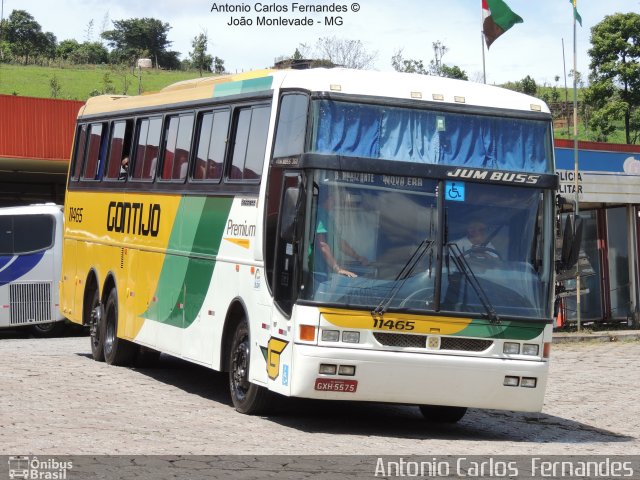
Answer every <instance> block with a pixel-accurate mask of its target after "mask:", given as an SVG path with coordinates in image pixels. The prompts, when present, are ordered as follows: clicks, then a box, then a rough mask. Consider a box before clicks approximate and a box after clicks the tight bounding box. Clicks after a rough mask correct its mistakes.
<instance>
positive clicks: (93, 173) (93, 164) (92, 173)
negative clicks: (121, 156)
mask: <svg viewBox="0 0 640 480" xmlns="http://www.w3.org/2000/svg"><path fill="white" fill-rule="evenodd" d="M105 131H106V128H105V125H104V124H102V123H92V124H91V126H90V127H89V144H88V146H87V152H86V155H85V166H84V173H83V174H82V179H83V180H100V174H101V173H102V167H103V165H104V160H105V157H106V146H107V144H106V141H105V137H106V135H105Z"/></svg>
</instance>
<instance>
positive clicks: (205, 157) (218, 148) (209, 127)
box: [193, 110, 231, 181]
mask: <svg viewBox="0 0 640 480" xmlns="http://www.w3.org/2000/svg"><path fill="white" fill-rule="evenodd" d="M230 116H231V115H230V114H229V110H217V111H214V112H206V113H204V114H202V115H201V117H200V121H199V124H198V130H199V136H198V150H197V151H196V162H195V166H194V170H193V179H194V180H216V181H219V180H220V179H221V178H222V165H223V164H224V154H225V150H226V147H227V135H228V133H229V118H230Z"/></svg>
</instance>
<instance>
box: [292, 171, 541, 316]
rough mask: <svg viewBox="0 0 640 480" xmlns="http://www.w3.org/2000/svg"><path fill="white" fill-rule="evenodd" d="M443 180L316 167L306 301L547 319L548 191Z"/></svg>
mask: <svg viewBox="0 0 640 480" xmlns="http://www.w3.org/2000/svg"><path fill="white" fill-rule="evenodd" d="M443 184H444V185H447V187H448V188H449V189H450V191H449V192H448V193H447V192H444V191H443V192H438V190H439V189H438V188H437V187H438V182H437V181H436V180H430V179H425V178H414V177H402V176H400V177H398V176H388V175H379V174H372V173H350V172H334V171H326V170H320V171H315V172H314V175H313V192H312V193H311V197H312V198H311V201H310V202H309V203H310V205H309V207H308V210H309V215H308V219H309V221H308V224H307V227H306V231H307V233H306V244H305V250H304V251H305V252H306V254H305V262H304V271H305V275H304V277H303V278H304V286H303V289H302V292H301V299H303V300H307V301H313V302H319V303H324V304H332V305H339V306H345V307H350V308H365V309H369V310H376V309H378V310H387V309H389V310H406V311H417V312H434V311H445V312H456V313H470V314H478V315H480V316H485V315H487V314H488V313H489V312H488V309H489V308H491V309H492V310H495V313H496V314H497V316H498V317H500V316H506V317H520V318H546V317H547V316H548V315H549V312H548V311H547V310H548V307H547V306H548V300H549V297H548V295H549V282H550V280H551V272H550V269H549V268H545V267H544V266H545V265H547V263H549V262H548V260H549V259H548V258H546V259H545V258H543V257H545V256H547V255H550V252H551V249H550V245H551V231H550V230H551V229H550V227H549V225H547V223H550V222H543V218H545V217H546V218H549V217H548V216H547V215H546V214H543V210H544V208H547V207H545V205H546V204H549V207H548V208H550V197H549V196H548V195H545V194H543V193H542V191H541V190H540V189H536V188H525V187H511V186H496V185H488V184H480V183H471V182H467V183H466V184H465V183H462V182H458V185H457V186H456V185H453V186H452V185H451V184H450V182H443ZM447 187H445V190H446V188H447ZM452 187H453V188H454V189H456V190H457V192H458V193H459V194H460V195H461V197H460V198H456V197H455V195H452V193H454V192H452V191H451V188H452ZM438 195H443V196H444V198H443V201H442V202H441V204H442V205H443V207H441V210H440V211H438ZM462 195H463V196H462ZM452 197H454V198H453V199H451V198H452ZM547 197H549V198H547ZM462 198H463V200H462ZM439 225H440V226H444V231H442V232H440V231H439ZM439 237H440V238H441V240H439ZM438 257H440V258H442V262H441V267H440V270H439V269H438V261H437V259H438ZM438 278H439V282H440V285H439V287H440V288H439V291H440V296H439V298H435V295H436V292H437V291H438V289H436V283H437V280H436V279H438ZM489 316H490V315H489Z"/></svg>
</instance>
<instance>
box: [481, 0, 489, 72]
mask: <svg viewBox="0 0 640 480" xmlns="http://www.w3.org/2000/svg"><path fill="white" fill-rule="evenodd" d="M480 46H481V47H482V83H487V67H486V66H485V62H484V10H483V9H482V2H480Z"/></svg>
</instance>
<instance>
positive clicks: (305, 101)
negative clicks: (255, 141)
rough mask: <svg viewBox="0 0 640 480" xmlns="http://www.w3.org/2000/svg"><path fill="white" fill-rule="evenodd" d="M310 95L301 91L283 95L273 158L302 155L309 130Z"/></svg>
mask: <svg viewBox="0 0 640 480" xmlns="http://www.w3.org/2000/svg"><path fill="white" fill-rule="evenodd" d="M308 107H309V97H307V95H304V94H301V93H294V94H286V95H283V97H282V100H281V101H280V112H279V113H278V127H277V131H276V140H275V146H274V148H273V158H278V157H290V156H293V155H300V154H301V153H302V152H303V150H304V141H305V135H306V132H307V110H308Z"/></svg>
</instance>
